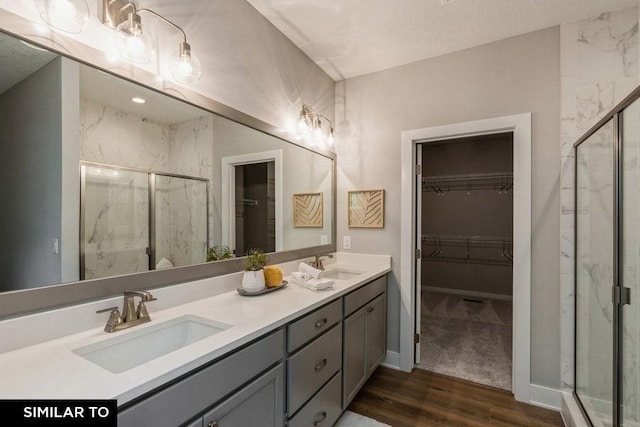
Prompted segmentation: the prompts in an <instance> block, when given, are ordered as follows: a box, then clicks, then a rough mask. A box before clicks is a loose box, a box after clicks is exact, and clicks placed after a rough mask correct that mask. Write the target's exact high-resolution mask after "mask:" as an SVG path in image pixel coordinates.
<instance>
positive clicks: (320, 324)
mask: <svg viewBox="0 0 640 427" xmlns="http://www.w3.org/2000/svg"><path fill="white" fill-rule="evenodd" d="M326 324H327V318H326V317H324V318H322V319H320V320H318V321H317V322H316V329H320V328H322V327H323V326H324V325H326Z"/></svg>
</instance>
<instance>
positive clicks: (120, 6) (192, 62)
mask: <svg viewBox="0 0 640 427" xmlns="http://www.w3.org/2000/svg"><path fill="white" fill-rule="evenodd" d="M102 11H103V15H102V22H103V24H105V25H107V26H109V27H111V28H113V29H115V30H116V31H118V32H120V33H121V34H123V36H124V42H123V43H124V44H123V46H122V47H121V49H120V55H121V56H122V57H123V58H124V59H126V60H128V61H129V62H133V63H146V62H149V60H150V58H151V53H152V50H151V46H152V44H151V42H150V40H149V39H148V35H147V34H146V33H145V32H144V31H143V30H142V19H141V17H140V13H142V12H145V13H149V14H151V15H153V16H155V17H156V18H158V19H160V20H161V21H163V22H165V23H167V24H169V25H171V26H172V27H174V28H175V29H177V30H178V31H180V32H181V33H182V42H180V44H179V45H178V50H177V52H176V53H175V54H174V55H173V57H172V60H171V66H170V70H171V74H172V76H173V79H174V80H175V81H177V82H180V83H184V84H191V83H194V82H195V81H197V80H198V79H200V76H201V74H202V69H201V66H200V61H199V60H198V58H197V57H196V56H195V55H194V54H193V52H192V51H191V46H190V45H189V43H188V42H187V34H186V33H185V32H184V30H183V29H182V28H181V27H180V26H178V25H176V24H175V23H173V22H172V21H170V20H168V19H167V18H165V17H164V16H162V15H160V14H159V13H157V12H154V11H153V10H151V9H146V8H140V9H139V8H138V7H137V6H136V5H135V3H132V2H130V1H128V0H102ZM145 38H147V39H145Z"/></svg>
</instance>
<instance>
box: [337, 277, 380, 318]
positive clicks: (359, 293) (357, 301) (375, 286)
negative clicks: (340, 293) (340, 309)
mask: <svg viewBox="0 0 640 427" xmlns="http://www.w3.org/2000/svg"><path fill="white" fill-rule="evenodd" d="M386 288H387V276H382V277H379V278H377V279H376V280H374V281H373V282H369V283H367V284H366V285H364V286H363V287H361V288H359V289H357V290H355V291H353V292H351V293H350V294H348V295H346V296H345V297H344V317H347V316H348V315H350V314H351V313H353V312H354V311H356V310H357V309H359V308H360V307H362V306H363V305H365V304H366V303H368V302H369V301H371V300H372V299H374V298H375V297H377V296H378V295H380V294H381V293H383V292H384V291H385V290H386Z"/></svg>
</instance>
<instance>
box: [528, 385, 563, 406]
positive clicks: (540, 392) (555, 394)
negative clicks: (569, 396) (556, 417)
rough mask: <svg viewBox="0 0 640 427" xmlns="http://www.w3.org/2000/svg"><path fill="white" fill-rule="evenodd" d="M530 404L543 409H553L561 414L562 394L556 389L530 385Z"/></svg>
mask: <svg viewBox="0 0 640 427" xmlns="http://www.w3.org/2000/svg"><path fill="white" fill-rule="evenodd" d="M529 403H531V404H532V405H534V406H540V407H541V408H546V409H552V410H554V411H558V412H560V409H561V408H562V392H561V391H560V390H556V389H555V388H550V387H544V386H541V385H536V384H530V385H529Z"/></svg>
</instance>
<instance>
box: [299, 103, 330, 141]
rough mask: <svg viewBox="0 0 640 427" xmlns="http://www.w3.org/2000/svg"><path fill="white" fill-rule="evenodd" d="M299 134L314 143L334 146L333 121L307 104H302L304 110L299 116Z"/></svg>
mask: <svg viewBox="0 0 640 427" xmlns="http://www.w3.org/2000/svg"><path fill="white" fill-rule="evenodd" d="M298 134H299V136H300V137H301V138H303V139H306V140H308V141H310V142H311V143H312V144H313V145H327V146H329V147H332V146H333V144H334V143H335V139H334V136H333V122H332V121H331V120H329V118H328V117H326V116H323V115H322V114H320V113H318V112H317V111H316V110H314V109H313V108H311V107H309V106H308V105H307V104H303V105H302V110H301V111H300V115H299V117H298Z"/></svg>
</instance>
